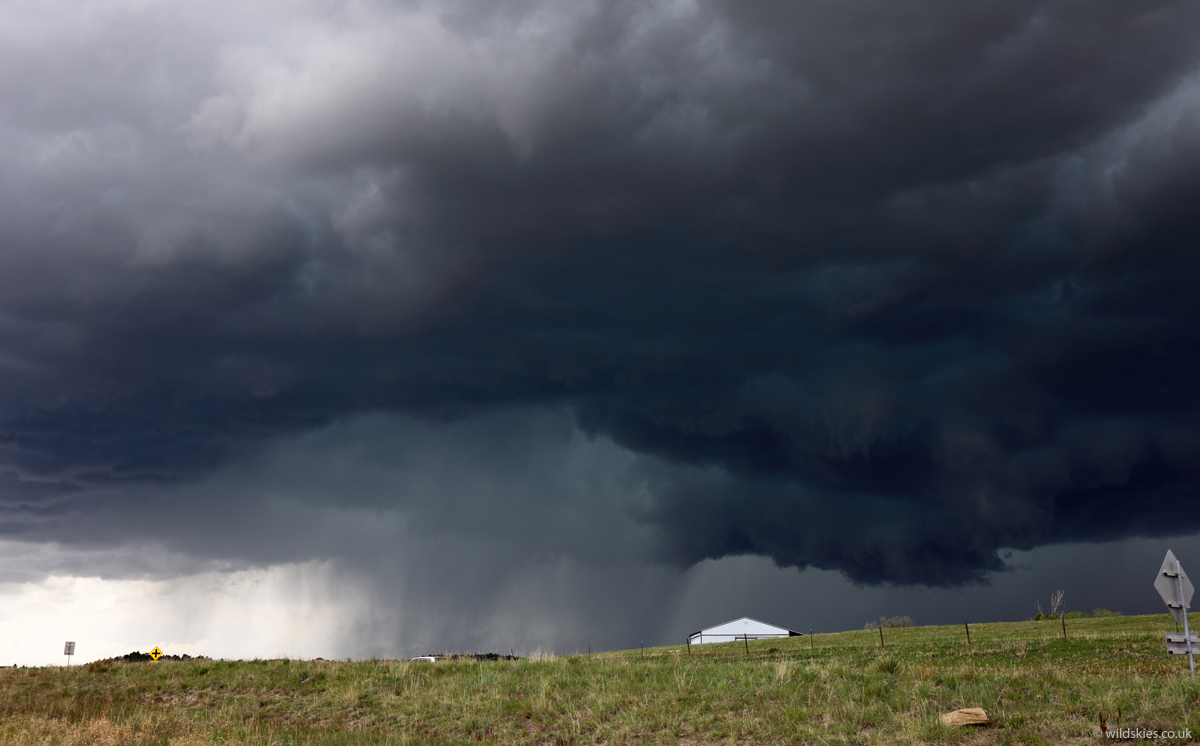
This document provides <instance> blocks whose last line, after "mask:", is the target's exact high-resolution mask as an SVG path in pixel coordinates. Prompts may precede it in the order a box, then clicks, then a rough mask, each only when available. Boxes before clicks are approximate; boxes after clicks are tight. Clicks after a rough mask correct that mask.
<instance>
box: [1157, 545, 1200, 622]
mask: <svg viewBox="0 0 1200 746" xmlns="http://www.w3.org/2000/svg"><path fill="white" fill-rule="evenodd" d="M1180 581H1182V584H1183V598H1182V599H1181V598H1180V597H1179V586H1180ZM1154 589H1155V590H1156V591H1158V595H1160V596H1162V600H1163V601H1164V602H1166V604H1167V608H1168V609H1170V610H1171V616H1173V617H1175V623H1176V624H1183V614H1184V609H1185V608H1190V607H1191V605H1192V593H1193V592H1194V591H1195V590H1196V589H1195V588H1194V587H1193V586H1192V581H1190V580H1188V576H1187V573H1186V572H1184V571H1183V568H1182V567H1180V565H1179V560H1177V559H1175V555H1174V553H1172V552H1171V550H1170V549H1168V550H1167V556H1166V558H1164V559H1163V564H1162V567H1161V568H1159V571H1158V578H1156V579H1155V581H1154Z"/></svg>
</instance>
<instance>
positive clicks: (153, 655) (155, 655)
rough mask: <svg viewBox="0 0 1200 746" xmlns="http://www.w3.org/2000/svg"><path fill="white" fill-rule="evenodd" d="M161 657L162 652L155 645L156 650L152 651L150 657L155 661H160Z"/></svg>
mask: <svg viewBox="0 0 1200 746" xmlns="http://www.w3.org/2000/svg"><path fill="white" fill-rule="evenodd" d="M161 655H162V651H161V650H159V649H158V646H157V645H155V646H154V649H153V650H151V651H150V657H151V658H153V659H154V660H158V659H159V657H160V656H161Z"/></svg>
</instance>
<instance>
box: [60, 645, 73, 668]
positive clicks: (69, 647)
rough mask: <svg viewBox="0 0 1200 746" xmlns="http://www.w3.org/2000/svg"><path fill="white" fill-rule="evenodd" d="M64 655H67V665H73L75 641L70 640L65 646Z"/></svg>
mask: <svg viewBox="0 0 1200 746" xmlns="http://www.w3.org/2000/svg"><path fill="white" fill-rule="evenodd" d="M63 655H65V656H67V666H68V667H69V666H70V665H71V656H72V655H75V643H73V642H68V643H67V644H66V645H64V646H63Z"/></svg>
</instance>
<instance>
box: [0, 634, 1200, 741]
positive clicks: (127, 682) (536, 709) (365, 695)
mask: <svg viewBox="0 0 1200 746" xmlns="http://www.w3.org/2000/svg"><path fill="white" fill-rule="evenodd" d="M1196 622H1197V623H1200V615H1197V617H1196ZM1174 630H1175V625H1174V623H1173V622H1172V621H1171V618H1170V617H1169V616H1167V615H1165V614H1164V615H1161V616H1141V617H1107V618H1095V619H1077V620H1070V621H1068V622H1067V632H1068V635H1069V638H1068V639H1065V640H1064V639H1063V635H1062V628H1061V626H1060V624H1059V622H1058V621H1039V622H1015V623H1000V624H979V625H972V627H971V639H972V641H973V644H971V645H967V643H966V637H965V633H964V630H963V628H962V627H961V626H958V627H914V628H907V629H890V630H884V632H883V635H884V640H885V642H886V644H887V647H886V648H885V649H882V650H881V649H880V647H879V633H878V632H877V631H854V632H843V633H839V634H828V635H817V636H816V637H815V638H813V639H810V638H807V637H796V638H791V639H789V640H784V641H763V642H751V643H750V644H749V646H748V647H749V653H747V650H746V646H745V645H744V644H743V643H741V642H738V643H733V644H720V645H705V646H694V647H693V648H692V652H691V654H690V655H689V653H688V649H687V648H686V646H683V645H679V646H674V647H668V648H653V649H650V648H648V649H646V651H645V653H644V655H643V654H642V653H641V652H640V651H637V650H634V651H622V652H615V653H601V654H596V655H592V656H587V655H569V656H559V657H556V658H549V659H545V660H521V661H516V662H513V661H497V662H474V661H459V662H438V663H434V664H429V663H408V662H405V661H390V660H372V661H359V662H322V661H295V660H269V661H268V660H256V661H245V662H242V661H237V662H232V661H230V662H227V661H210V660H196V661H186V662H171V661H160V662H157V663H107V662H97V663H92V664H88V665H86V666H74V667H71V668H69V669H68V668H59V667H54V668H27V669H6V670H0V743H4V744H34V743H37V744H42V743H53V744H126V743H136V744H209V743H218V744H247V745H253V746H265V745H266V744H292V743H315V744H365V743H397V744H438V743H447V744H449V743H454V744H463V743H514V744H594V743H604V744H644V743H664V744H692V745H698V744H716V743H738V744H741V743H779V744H809V743H811V744H891V743H966V744H976V743H1000V744H1009V743H1011V744H1018V743H1020V744H1041V743H1052V744H1058V743H1103V741H1102V740H1100V739H1097V738H1095V737H1094V736H1093V735H1092V732H1093V730H1094V729H1096V728H1098V727H1099V726H1100V717H1101V714H1103V716H1104V718H1105V721H1106V724H1107V725H1108V727H1110V728H1113V727H1116V724H1117V719H1118V711H1119V713H1120V720H1121V723H1120V724H1121V726H1122V727H1123V728H1137V729H1142V730H1157V731H1180V730H1185V729H1190V730H1191V732H1192V733H1193V734H1196V733H1200V719H1198V718H1197V716H1196V705H1197V702H1198V701H1200V686H1198V685H1197V684H1196V683H1195V682H1193V681H1192V680H1191V679H1190V678H1189V675H1188V668H1187V658H1186V657H1185V656H1168V655H1167V654H1166V652H1165V643H1164V639H1163V633H1164V632H1166V631H1174ZM962 707H982V708H984V709H985V710H986V711H987V713H988V715H989V717H990V718H991V722H990V723H989V724H987V725H984V726H967V727H962V728H947V727H946V726H943V725H942V724H941V722H940V721H939V719H938V716H939V715H940V714H942V713H945V712H948V711H950V710H954V709H958V708H962ZM1192 740H1193V739H1192V738H1189V737H1186V736H1185V737H1174V738H1159V739H1158V740H1157V742H1158V743H1188V742H1191V741H1192ZM1110 742H1113V741H1112V740H1110ZM1143 742H1145V741H1143Z"/></svg>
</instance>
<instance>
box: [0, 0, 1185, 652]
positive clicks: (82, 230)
mask: <svg viewBox="0 0 1200 746" xmlns="http://www.w3.org/2000/svg"><path fill="white" fill-rule="evenodd" d="M1198 31H1200V6H1197V5H1195V4H1192V3H1184V2H1162V1H1156V0H1148V1H1147V2H1142V3H1136V4H1129V3H1116V2H1108V1H1107V0H1099V1H1097V0H1090V1H1089V2H1083V1H1082V0H1069V1H1068V0H1063V1H1058V2H1032V1H1027V0H1004V1H1003V2H1001V1H999V0H995V1H993V0H980V2H975V3H968V4H964V3H960V2H950V1H949V0H917V1H915V2H910V3H900V4H898V3H894V2H884V1H883V0H837V1H835V0H805V1H804V2H796V3H785V4H781V3H777V2H770V1H768V0H736V1H735V0H642V1H641V2H629V1H628V0H582V1H580V0H571V1H570V2H568V1H566V0H497V1H496V2H488V3H482V2H468V1H467V0H392V1H391V2H383V1H376V0H289V1H288V2H286V3H285V2H282V1H280V0H262V1H260V2H244V1H243V2H237V3H233V2H226V1H225V0H214V2H210V3H201V4H197V3H183V2H179V1H178V0H105V2H98V1H90V0H82V1H79V0H74V1H72V2H65V1H64V0H38V1H37V2H33V1H32V0H11V1H9V2H5V3H3V4H0V556H2V557H3V558H4V561H3V562H2V563H0V629H3V630H4V632H5V634H4V635H3V636H0V637H3V640H2V641H0V664H3V665H10V664H11V663H19V664H22V665H26V664H27V665H43V664H53V665H59V664H61V663H63V660H62V656H60V655H59V653H60V651H61V644H62V642H63V641H64V640H74V641H76V642H77V651H78V655H77V660H80V661H84V660H90V659H95V658H101V657H107V656H110V655H119V654H123V653H126V652H129V651H131V650H134V649H140V650H146V649H149V648H151V647H153V646H155V645H158V646H160V647H162V648H163V649H164V650H165V651H166V652H168V653H171V652H178V653H184V652H186V653H188V654H191V655H210V656H213V657H231V658H237V657H244V658H252V657H278V656H283V655H290V656H295V657H315V656H321V657H325V658H334V657H339V658H340V657H352V658H362V657H371V656H378V657H393V656H408V655H417V654H421V653H427V652H439V651H484V652H505V651H507V650H509V649H513V650H516V651H518V652H523V653H526V654H528V653H532V652H534V651H539V650H541V651H555V652H560V653H561V652H570V651H574V650H583V649H586V648H588V647H592V648H594V649H615V648H629V647H634V646H637V645H639V644H641V643H643V642H644V643H645V644H647V645H651V644H653V645H666V644H674V643H677V642H680V641H682V640H683V639H684V637H685V636H686V635H687V634H688V633H689V632H692V631H695V630H697V629H700V628H702V627H706V626H710V625H712V624H716V623H720V622H723V621H726V620H728V619H731V618H735V617H740V616H743V615H749V616H753V617H757V618H761V619H763V620H764V621H768V622H771V623H776V624H780V625H782V626H787V627H790V628H792V629H797V630H799V631H807V630H809V629H812V630H816V631H818V632H830V631H836V630H842V629H854V628H861V627H862V625H863V624H864V623H865V622H867V621H870V620H872V619H876V618H878V617H879V616H881V615H886V616H893V615H898V614H907V615H910V616H912V618H913V619H914V620H915V621H916V622H917V623H923V624H932V623H956V624H957V623H961V622H963V621H972V622H976V621H979V622H984V621H997V620H1017V619H1025V618H1027V617H1029V616H1031V615H1032V614H1034V613H1036V610H1037V609H1036V606H1035V602H1040V603H1041V604H1042V605H1043V606H1044V605H1046V604H1047V603H1048V598H1049V595H1050V593H1052V592H1053V591H1055V590H1056V589H1059V588H1063V589H1065V590H1066V592H1067V594H1066V599H1067V602H1068V604H1069V605H1070V607H1071V608H1072V609H1075V610H1088V609H1091V608H1095V607H1099V606H1102V607H1106V608H1111V609H1115V610H1119V611H1124V612H1125V613H1156V612H1159V611H1161V610H1162V607H1161V602H1160V601H1159V600H1158V598H1157V596H1156V595H1155V594H1154V592H1153V589H1152V586H1151V584H1152V582H1153V575H1154V572H1155V571H1156V570H1157V567H1158V564H1159V563H1160V562H1161V557H1162V555H1163V554H1164V553H1165V551H1166V550H1167V549H1168V548H1171V549H1173V550H1174V551H1175V552H1176V554H1177V555H1178V556H1179V558H1180V560H1181V561H1182V562H1183V563H1184V565H1185V567H1186V566H1187V564H1188V562H1189V561H1200V512H1197V511H1195V510H1194V509H1192V508H1193V507H1194V506H1195V504H1196V500H1195V498H1194V497H1193V496H1194V495H1195V494H1196V490H1197V488H1198V487H1200V416H1198V415H1200V396H1198V395H1197V390H1196V386H1195V380H1196V378H1197V374H1198V373H1200V295H1198V294H1197V293H1196V292H1195V288H1196V287H1198V281H1200V210H1196V209H1195V205H1196V204H1197V203H1198V201H1200V33H1197V32H1198ZM1188 205H1193V207H1191V208H1189V207H1188ZM1190 557H1194V558H1197V559H1196V560H1189V558H1190ZM8 658H11V659H12V661H11V662H10V661H8V660H7V659H8Z"/></svg>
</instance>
